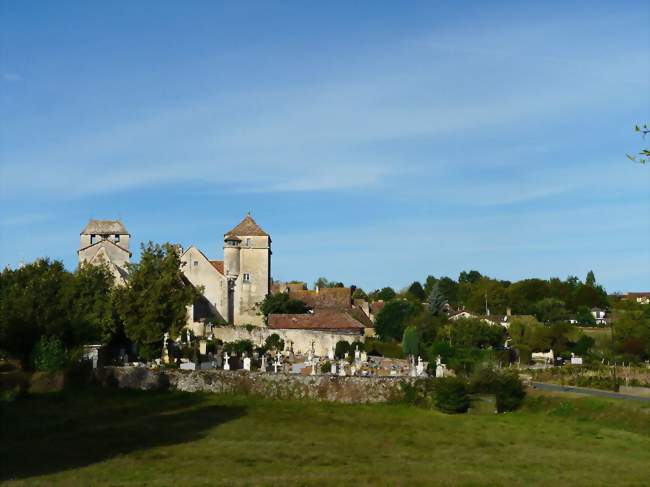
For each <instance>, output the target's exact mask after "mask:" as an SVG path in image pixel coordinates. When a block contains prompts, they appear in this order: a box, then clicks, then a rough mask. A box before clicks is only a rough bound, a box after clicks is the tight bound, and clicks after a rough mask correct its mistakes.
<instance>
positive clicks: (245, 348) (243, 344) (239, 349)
mask: <svg viewBox="0 0 650 487" xmlns="http://www.w3.org/2000/svg"><path fill="white" fill-rule="evenodd" d="M223 348H224V351H225V352H228V353H231V354H232V353H236V354H238V355H243V354H244V353H245V352H247V353H252V352H253V342H251V341H250V340H236V341H234V342H230V343H226V344H225V345H224V347H223Z"/></svg>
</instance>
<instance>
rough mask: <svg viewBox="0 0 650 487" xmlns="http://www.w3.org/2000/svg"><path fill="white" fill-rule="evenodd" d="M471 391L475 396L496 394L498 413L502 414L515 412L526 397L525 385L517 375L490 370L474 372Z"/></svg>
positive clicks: (484, 369)
mask: <svg viewBox="0 0 650 487" xmlns="http://www.w3.org/2000/svg"><path fill="white" fill-rule="evenodd" d="M470 391H471V392H472V393H473V394H481V393H483V394H494V395H495V396H496V406H497V411H498V412H500V413H503V412H506V411H514V410H515V409H517V408H518V407H519V406H520V405H521V403H522V401H523V400H524V397H525V396H526V390H525V388H524V384H523V383H522V382H521V380H520V379H519V376H518V375H517V374H516V373H514V372H510V371H504V372H501V371H495V370H492V369H490V368H483V369H479V370H477V371H476V372H474V374H473V376H472V378H471V380H470Z"/></svg>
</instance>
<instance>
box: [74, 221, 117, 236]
mask: <svg viewBox="0 0 650 487" xmlns="http://www.w3.org/2000/svg"><path fill="white" fill-rule="evenodd" d="M108 234H112V235H129V232H127V230H126V228H124V224H123V223H122V222H121V221H119V220H90V221H89V222H88V225H86V228H84V229H83V230H82V231H81V234H80V235H108Z"/></svg>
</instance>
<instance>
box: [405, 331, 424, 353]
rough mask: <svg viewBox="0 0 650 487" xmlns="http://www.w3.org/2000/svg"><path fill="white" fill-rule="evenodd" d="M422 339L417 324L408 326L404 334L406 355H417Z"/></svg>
mask: <svg viewBox="0 0 650 487" xmlns="http://www.w3.org/2000/svg"><path fill="white" fill-rule="evenodd" d="M419 346H420V339H419V337H418V330H417V328H416V327H415V326H407V327H406V328H405V329H404V334H403V335H402V351H403V352H404V355H406V356H409V355H411V356H413V357H417V355H418V352H419Z"/></svg>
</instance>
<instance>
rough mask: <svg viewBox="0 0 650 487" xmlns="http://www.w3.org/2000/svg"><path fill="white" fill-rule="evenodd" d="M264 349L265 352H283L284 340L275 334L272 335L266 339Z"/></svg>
mask: <svg viewBox="0 0 650 487" xmlns="http://www.w3.org/2000/svg"><path fill="white" fill-rule="evenodd" d="M264 348H265V349H266V350H275V351H281V350H284V340H283V339H282V338H280V335H278V334H277V333H272V334H271V335H269V336H268V337H266V341H265V342H264Z"/></svg>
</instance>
